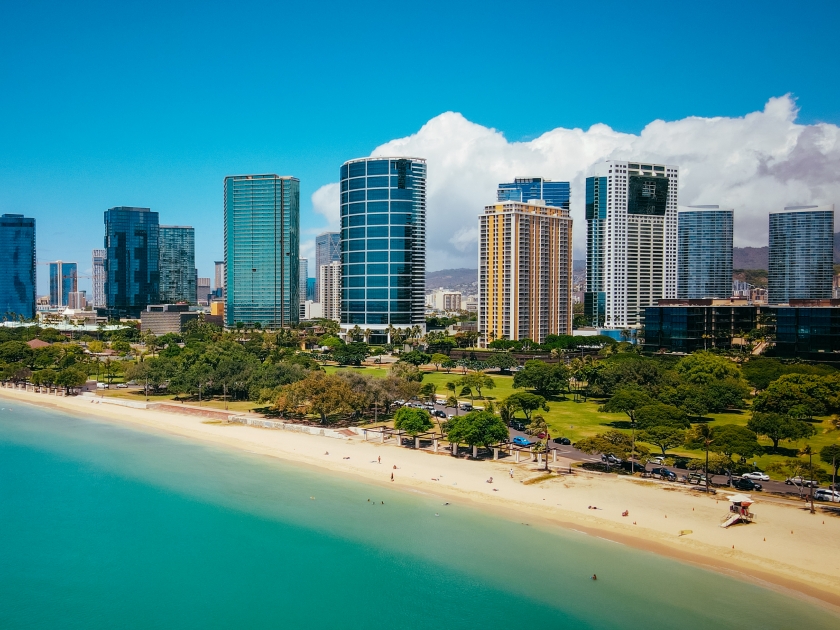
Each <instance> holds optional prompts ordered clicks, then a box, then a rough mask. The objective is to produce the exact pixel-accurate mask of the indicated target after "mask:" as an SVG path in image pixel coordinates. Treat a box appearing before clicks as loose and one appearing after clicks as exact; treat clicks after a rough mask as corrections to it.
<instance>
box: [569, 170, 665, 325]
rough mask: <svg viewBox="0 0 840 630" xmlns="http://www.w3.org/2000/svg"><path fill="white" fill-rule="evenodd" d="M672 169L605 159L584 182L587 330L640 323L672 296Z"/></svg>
mask: <svg viewBox="0 0 840 630" xmlns="http://www.w3.org/2000/svg"><path fill="white" fill-rule="evenodd" d="M678 186H679V168H678V167H676V166H669V165H665V164H650V163H648V164H645V163H642V162H623V161H616V160H609V161H607V162H602V163H601V164H597V165H596V166H595V167H594V168H593V172H592V176H591V177H587V178H586V223H587V233H586V293H585V294H584V313H585V315H586V317H587V319H588V320H589V323H590V324H591V325H593V326H604V327H606V328H626V327H634V326H638V325H639V324H640V323H641V317H642V315H643V311H644V307H646V306H652V305H655V304H656V303H657V300H660V299H674V298H676V297H677V189H678Z"/></svg>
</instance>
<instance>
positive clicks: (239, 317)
mask: <svg viewBox="0 0 840 630" xmlns="http://www.w3.org/2000/svg"><path fill="white" fill-rule="evenodd" d="M299 235H300V181H299V180H298V179H297V178H295V177H280V176H278V175H234V176H230V177H226V178H225V275H226V280H225V325H227V326H235V325H236V324H237V323H240V322H241V323H242V324H257V323H259V324H260V325H261V326H263V327H264V328H275V329H276V328H280V327H282V326H286V325H288V324H296V323H298V321H299V319H300V316H299V314H300V296H299V287H300V273H299V262H298V260H299V247H300V236H299Z"/></svg>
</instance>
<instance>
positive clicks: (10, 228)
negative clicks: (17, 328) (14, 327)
mask: <svg viewBox="0 0 840 630" xmlns="http://www.w3.org/2000/svg"><path fill="white" fill-rule="evenodd" d="M0 260H2V261H3V272H2V273H0V319H2V320H16V319H20V318H24V319H32V318H34V317H35V219H31V218H27V217H24V216H23V215H22V214H4V215H3V216H0Z"/></svg>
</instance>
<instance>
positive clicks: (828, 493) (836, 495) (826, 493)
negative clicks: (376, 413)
mask: <svg viewBox="0 0 840 630" xmlns="http://www.w3.org/2000/svg"><path fill="white" fill-rule="evenodd" d="M814 498H815V499H816V500H817V501H831V502H832V503H840V492H838V491H836V490H828V489H827V488H820V489H819V490H816V491H815V492H814Z"/></svg>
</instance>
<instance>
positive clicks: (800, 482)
mask: <svg viewBox="0 0 840 630" xmlns="http://www.w3.org/2000/svg"><path fill="white" fill-rule="evenodd" d="M785 483H786V484H787V485H789V486H803V487H805V488H810V487H811V486H814V487H815V488H816V487H817V486H819V485H820V482H819V481H817V480H816V479H805V478H804V477H789V478H788V479H785Z"/></svg>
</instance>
